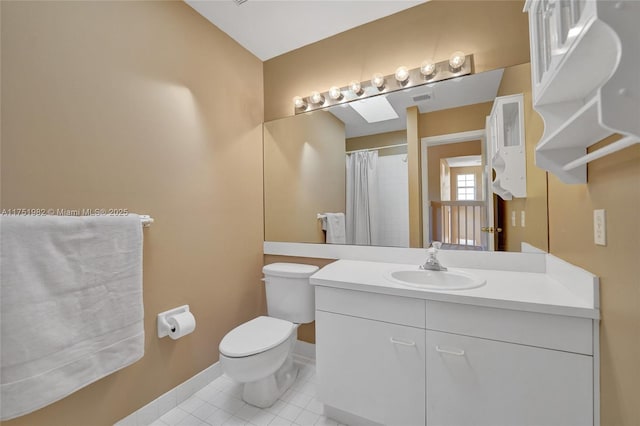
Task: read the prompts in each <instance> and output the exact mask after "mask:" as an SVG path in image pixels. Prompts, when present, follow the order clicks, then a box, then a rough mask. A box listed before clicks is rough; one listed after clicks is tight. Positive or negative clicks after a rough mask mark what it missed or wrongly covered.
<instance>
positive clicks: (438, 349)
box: [436, 345, 464, 356]
mask: <svg viewBox="0 0 640 426" xmlns="http://www.w3.org/2000/svg"><path fill="white" fill-rule="evenodd" d="M436 352H440V353H441V354H449V355H456V356H464V351H463V350H462V349H457V350H456V349H454V350H451V349H442V348H441V347H440V346H437V345H436Z"/></svg>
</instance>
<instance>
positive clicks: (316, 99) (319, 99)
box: [309, 92, 324, 105]
mask: <svg viewBox="0 0 640 426" xmlns="http://www.w3.org/2000/svg"><path fill="white" fill-rule="evenodd" d="M309 99H311V103H314V104H319V105H322V104H323V103H324V96H322V94H320V92H311V96H310V97H309Z"/></svg>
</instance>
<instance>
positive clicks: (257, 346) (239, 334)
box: [220, 316, 295, 358]
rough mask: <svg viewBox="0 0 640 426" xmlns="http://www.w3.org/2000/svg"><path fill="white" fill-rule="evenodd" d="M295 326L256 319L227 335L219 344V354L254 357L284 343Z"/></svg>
mask: <svg viewBox="0 0 640 426" xmlns="http://www.w3.org/2000/svg"><path fill="white" fill-rule="evenodd" d="M294 329H295V324H293V323H292V322H289V321H285V320H282V319H278V318H273V317H265V316H261V317H257V318H254V319H252V320H251V321H247V322H245V323H244V324H241V325H239V326H237V327H236V328H234V329H233V330H231V331H230V332H229V333H227V335H226V336H224V338H223V339H222V341H221V342H220V353H222V354H223V355H225V356H227V357H230V358H242V357H247V356H251V355H255V354H258V353H261V352H264V351H267V350H269V349H271V348H274V347H276V346H278V345H279V344H281V343H283V342H284V341H286V340H287V339H288V338H289V337H290V336H291V332H292V331H293V330H294Z"/></svg>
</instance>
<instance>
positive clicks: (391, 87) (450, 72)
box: [294, 52, 473, 114]
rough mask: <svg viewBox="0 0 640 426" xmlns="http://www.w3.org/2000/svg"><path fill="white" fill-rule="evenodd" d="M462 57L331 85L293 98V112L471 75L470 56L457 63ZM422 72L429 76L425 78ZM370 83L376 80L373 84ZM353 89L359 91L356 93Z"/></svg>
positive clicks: (307, 110) (297, 112)
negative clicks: (326, 88)
mask: <svg viewBox="0 0 640 426" xmlns="http://www.w3.org/2000/svg"><path fill="white" fill-rule="evenodd" d="M456 54H460V56H457V57H456V58H455V60H454V56H455V55H456ZM461 55H462V54H461V52H456V53H454V55H453V56H452V58H451V59H447V60H446V61H441V62H436V63H434V64H433V65H432V66H428V65H431V64H427V63H423V64H422V65H421V66H419V67H418V68H413V69H410V70H407V69H406V68H405V67H399V68H398V69H397V70H396V71H395V73H394V74H389V75H382V74H379V73H376V74H374V77H373V78H372V80H367V81H362V82H360V83H358V82H357V81H352V82H351V83H349V85H348V86H344V87H335V86H334V87H332V88H331V89H329V90H328V91H326V92H313V93H312V94H311V95H309V96H307V97H300V96H296V97H295V98H294V109H295V113H296V114H302V113H304V112H309V111H314V110H318V109H323V108H327V107H330V106H334V105H340V104H345V103H349V102H351V101H355V100H359V99H366V98H369V97H372V96H377V95H380V94H384V93H391V92H396V91H398V90H402V89H407V88H409V87H416V86H422V85H424V84H430V83H435V82H436V81H442V80H448V79H450V78H455V77H461V76H463V75H469V74H471V73H472V72H473V55H465V56H464V61H461V60H460V58H461V57H462V56H461ZM460 62H462V65H460V66H459V67H458V68H453V66H454V65H458V64H459V63H460ZM431 70H433V72H431ZM424 72H430V73H429V74H427V75H424ZM406 73H408V78H406ZM373 80H375V83H374V81H373ZM355 89H358V91H356V90H355Z"/></svg>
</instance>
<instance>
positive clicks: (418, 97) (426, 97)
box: [411, 93, 431, 102]
mask: <svg viewBox="0 0 640 426" xmlns="http://www.w3.org/2000/svg"><path fill="white" fill-rule="evenodd" d="M411 99H413V102H424V101H428V100H429V99H431V94H430V93H424V94H422V95H416V96H414V97H412V98H411Z"/></svg>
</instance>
